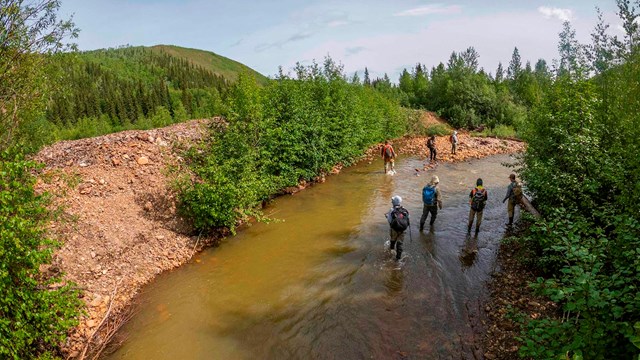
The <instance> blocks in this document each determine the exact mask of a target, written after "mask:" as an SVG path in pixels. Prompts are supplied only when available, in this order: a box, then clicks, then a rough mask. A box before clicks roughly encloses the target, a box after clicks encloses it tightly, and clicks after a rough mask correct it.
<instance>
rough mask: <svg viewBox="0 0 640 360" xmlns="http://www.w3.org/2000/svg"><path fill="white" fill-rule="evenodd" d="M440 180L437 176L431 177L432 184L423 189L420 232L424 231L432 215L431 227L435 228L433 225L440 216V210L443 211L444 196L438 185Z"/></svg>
mask: <svg viewBox="0 0 640 360" xmlns="http://www.w3.org/2000/svg"><path fill="white" fill-rule="evenodd" d="M439 183H440V179H438V176H437V175H433V176H432V177H431V182H429V184H427V185H426V186H425V187H423V188H422V203H423V206H422V217H421V218H420V231H422V230H424V223H425V221H427V217H428V216H429V214H431V220H430V221H429V226H431V227H433V223H434V222H435V221H436V217H437V216H438V208H440V209H442V196H441V194H440V188H439V187H438V184H439Z"/></svg>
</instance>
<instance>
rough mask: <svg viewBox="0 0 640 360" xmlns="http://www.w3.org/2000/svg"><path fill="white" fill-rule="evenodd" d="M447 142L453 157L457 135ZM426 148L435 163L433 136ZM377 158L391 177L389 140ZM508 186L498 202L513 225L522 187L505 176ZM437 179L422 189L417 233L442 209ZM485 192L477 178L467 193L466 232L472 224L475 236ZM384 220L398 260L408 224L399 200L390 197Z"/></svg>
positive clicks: (483, 204) (391, 159)
mask: <svg viewBox="0 0 640 360" xmlns="http://www.w3.org/2000/svg"><path fill="white" fill-rule="evenodd" d="M449 140H450V141H451V153H452V154H455V152H456V148H457V145H458V137H457V132H455V131H454V132H453V134H452V135H451V136H450V137H449ZM427 147H428V148H429V158H430V160H431V161H435V159H436V155H437V152H436V150H435V136H431V137H430V138H429V139H428V140H427ZM380 155H381V156H382V158H383V160H384V170H385V173H387V174H391V175H392V174H395V167H394V159H395V157H396V153H395V151H394V150H393V146H391V144H390V143H389V141H388V140H387V141H385V143H384V146H383V147H382V150H381V151H380ZM509 180H510V184H509V186H508V187H507V194H506V196H505V197H504V199H503V200H502V202H503V203H504V202H505V201H507V200H508V201H509V202H508V205H507V211H508V214H509V222H508V223H507V224H506V225H507V226H512V225H513V217H514V211H515V206H516V204H518V203H519V201H520V198H521V197H522V187H521V185H520V183H518V182H517V181H516V175H515V174H511V175H509ZM439 184H440V179H439V178H438V176H437V175H433V176H432V177H431V180H430V181H429V183H428V184H427V185H425V186H424V187H423V188H422V202H423V207H422V216H421V217H420V231H424V224H425V222H426V221H427V218H428V217H429V215H431V219H430V220H429V226H430V229H431V230H432V229H433V224H434V223H435V221H436V217H437V216H438V209H442V193H441V192H440V188H439V187H438V185H439ZM488 198H489V197H488V192H487V190H486V189H485V188H484V186H483V181H482V179H481V178H478V179H477V180H476V186H475V187H474V188H473V189H472V190H471V192H470V193H469V220H468V223H467V233H469V234H470V233H471V229H472V228H473V223H474V221H475V225H476V226H475V234H476V235H477V234H478V232H479V231H480V224H481V223H482V215H483V212H484V208H485V205H486V203H487V200H488ZM385 216H386V218H387V221H388V222H389V228H390V229H389V235H390V237H391V241H390V245H389V249H390V250H395V251H396V259H398V260H400V258H401V256H402V244H403V242H404V234H405V231H406V230H407V229H408V228H409V227H410V225H411V221H410V216H409V211H408V210H407V209H405V208H404V207H403V206H402V198H401V197H400V196H398V195H395V196H393V197H392V198H391V209H389V211H388V212H387V213H386V214H385Z"/></svg>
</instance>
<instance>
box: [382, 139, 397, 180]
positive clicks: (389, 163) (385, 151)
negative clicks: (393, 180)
mask: <svg viewBox="0 0 640 360" xmlns="http://www.w3.org/2000/svg"><path fill="white" fill-rule="evenodd" d="M380 156H382V159H383V160H384V172H385V174H388V173H391V174H395V173H396V169H395V167H394V165H393V163H394V159H395V158H396V152H395V151H394V150H393V146H391V144H389V140H385V141H384V146H383V147H382V149H381V150H380Z"/></svg>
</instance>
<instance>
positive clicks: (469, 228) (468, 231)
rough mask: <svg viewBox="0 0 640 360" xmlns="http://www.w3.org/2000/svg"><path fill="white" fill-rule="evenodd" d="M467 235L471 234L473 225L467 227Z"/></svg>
mask: <svg viewBox="0 0 640 360" xmlns="http://www.w3.org/2000/svg"><path fill="white" fill-rule="evenodd" d="M467 233H471V224H469V226H467Z"/></svg>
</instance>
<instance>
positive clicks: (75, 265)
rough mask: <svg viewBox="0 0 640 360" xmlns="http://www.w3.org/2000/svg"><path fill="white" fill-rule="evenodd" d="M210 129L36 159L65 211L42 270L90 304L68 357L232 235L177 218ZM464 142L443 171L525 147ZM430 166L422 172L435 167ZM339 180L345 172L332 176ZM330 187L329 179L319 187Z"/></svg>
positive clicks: (440, 141) (64, 146)
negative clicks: (185, 183) (195, 147)
mask: <svg viewBox="0 0 640 360" xmlns="http://www.w3.org/2000/svg"><path fill="white" fill-rule="evenodd" d="M427 120H429V119H427ZM214 121H215V120H214ZM436 121H437V118H436ZM210 122H211V120H193V121H190V122H186V123H181V124H177V125H172V126H169V127H166V128H162V129H154V130H147V131H125V132H121V133H116V134H110V135H105V136H100V137H95V138H90V139H82V140H77V141H63V142H59V143H56V144H54V145H52V146H49V147H46V148H44V149H43V150H42V151H40V152H39V153H38V154H37V156H36V157H35V160H38V161H41V162H43V163H44V164H45V168H44V170H43V171H42V173H41V174H40V176H39V180H38V184H37V189H38V191H47V192H49V193H51V194H53V200H54V205H55V206H57V207H59V208H60V209H62V211H61V215H60V216H59V219H58V220H57V221H55V222H53V223H52V224H51V226H50V232H51V235H52V236H54V237H55V238H57V239H59V240H60V241H61V243H62V244H63V245H62V247H61V248H60V249H59V250H58V251H56V253H55V255H54V260H53V263H52V264H51V266H48V267H47V268H46V269H42V270H43V271H48V272H62V273H64V274H66V275H65V279H66V281H71V282H74V283H75V284H77V285H78V286H79V287H80V289H81V290H82V293H83V300H84V302H85V304H86V314H84V315H83V316H82V317H81V319H80V325H79V326H78V327H76V328H75V329H73V330H72V331H71V333H70V336H69V338H68V341H67V342H66V343H65V344H63V352H64V355H65V357H67V358H84V357H85V356H87V355H88V354H92V353H95V352H96V351H99V350H100V348H101V346H103V345H104V339H106V338H107V337H108V336H109V335H110V334H112V333H113V332H114V331H115V330H116V329H117V327H118V326H119V325H120V324H121V323H122V321H123V319H124V318H126V312H127V311H128V310H129V309H130V308H131V307H130V305H131V303H132V301H133V300H132V299H133V298H134V296H135V295H136V294H137V293H138V291H139V290H140V288H141V287H142V285H144V284H145V283H147V282H149V281H150V280H151V279H153V278H154V277H155V276H156V275H157V274H159V273H161V272H163V271H165V270H169V269H173V268H175V267H178V266H180V265H182V264H184V263H185V262H187V261H188V260H189V259H190V258H191V257H192V256H193V254H194V253H195V252H196V251H198V249H199V248H202V247H203V246H205V245H206V244H211V243H213V242H215V241H216V240H217V239H216V237H220V236H224V235H225V234H224V233H220V234H218V235H215V236H212V237H209V238H201V237H198V236H194V235H193V233H192V229H191V227H190V225H189V223H188V221H186V220H185V219H182V218H181V217H180V216H179V214H177V213H176V195H175V194H174V193H173V192H172V191H171V187H170V183H171V180H172V179H171V177H170V175H169V173H168V171H167V168H168V167H170V166H171V165H173V164H178V163H180V162H182V158H181V157H180V155H179V153H180V151H179V149H180V148H184V147H187V146H189V144H193V143H194V142H196V141H197V140H199V139H201V138H202V137H203V135H204V134H205V133H206V128H207V124H209V123H210ZM459 139H460V143H459V146H458V151H457V154H456V155H452V154H450V143H449V141H448V136H443V137H438V138H437V143H436V144H437V149H438V161H440V162H442V161H464V160H468V159H473V158H480V157H483V156H488V155H494V154H502V153H512V152H519V151H522V150H523V149H524V144H523V143H521V142H517V141H511V140H500V139H492V138H473V137H470V136H468V135H467V134H459ZM395 147H396V151H397V152H398V153H400V154H412V155H417V156H425V158H427V157H428V150H427V148H426V138H424V137H416V138H403V139H400V140H398V141H397V142H396V144H395ZM379 151H380V145H378V146H376V147H372V148H371V149H370V150H369V151H368V152H367V157H368V158H372V157H377V156H379ZM426 162H427V164H425V167H424V168H423V169H416V171H417V172H420V171H423V170H425V169H427V168H429V167H432V166H434V164H429V163H428V161H426ZM339 171H340V166H337V167H336V168H335V169H334V171H333V173H337V172H339ZM323 180H324V175H322V176H319V177H318V178H317V179H316V180H315V181H316V182H322V181H323ZM307 185H308V184H307V183H303V184H300V185H299V186H298V187H293V188H291V189H285V190H283V193H293V192H296V191H299V190H301V189H303V188H304V187H306V186H307ZM517 280H520V279H517ZM514 285H515V284H514ZM505 286H506V285H505ZM510 286H511V285H510ZM489 345H491V344H489Z"/></svg>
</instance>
